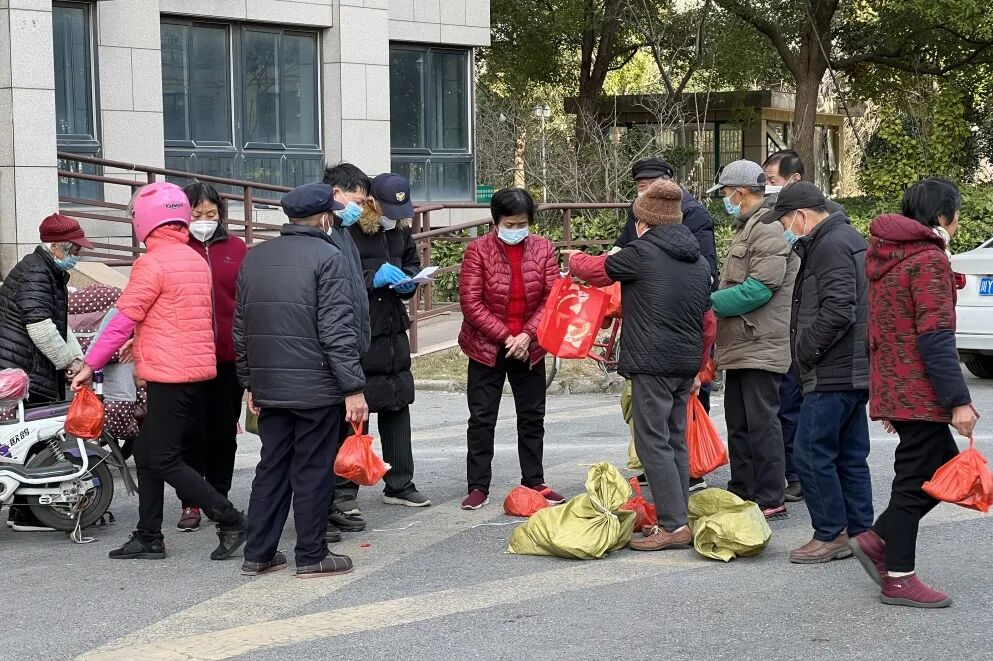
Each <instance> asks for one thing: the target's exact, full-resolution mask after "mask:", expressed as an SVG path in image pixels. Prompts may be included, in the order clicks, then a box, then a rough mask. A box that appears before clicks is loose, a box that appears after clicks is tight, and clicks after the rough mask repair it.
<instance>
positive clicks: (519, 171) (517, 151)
mask: <svg viewBox="0 0 993 661" xmlns="http://www.w3.org/2000/svg"><path fill="white" fill-rule="evenodd" d="M527 146H528V132H527V129H526V128H525V129H521V131H520V133H518V134H517V139H516V140H515V141H514V186H516V187H517V188H527V176H526V174H525V165H526V163H525V160H524V155H525V152H526V150H527Z"/></svg>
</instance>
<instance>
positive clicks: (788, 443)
mask: <svg viewBox="0 0 993 661" xmlns="http://www.w3.org/2000/svg"><path fill="white" fill-rule="evenodd" d="M802 405H803V389H802V388H801V387H800V379H799V378H798V377H797V374H796V369H795V366H794V365H790V371H789V372H787V373H786V374H784V375H783V380H782V381H780V382H779V426H780V427H782V428H783V452H784V454H785V455H786V481H787V482H799V481H800V476H799V475H798V474H797V472H796V466H794V464H793V445H794V443H795V440H796V428H797V425H798V424H800V407H801V406H802Z"/></svg>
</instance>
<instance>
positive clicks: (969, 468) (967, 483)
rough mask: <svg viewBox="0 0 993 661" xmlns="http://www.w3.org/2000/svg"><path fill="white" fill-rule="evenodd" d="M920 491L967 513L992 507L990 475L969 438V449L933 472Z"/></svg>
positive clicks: (991, 476)
mask: <svg viewBox="0 0 993 661" xmlns="http://www.w3.org/2000/svg"><path fill="white" fill-rule="evenodd" d="M921 488H922V489H924V492H925V493H926V494H927V495H929V496H931V497H932V498H936V499H937V500H943V501H945V502H946V503H955V504H956V505H961V506H962V507H966V508H968V509H971V510H979V511H980V512H989V511H990V505H991V504H993V474H990V468H989V465H988V462H987V460H986V457H984V456H983V454H982V453H981V452H980V451H979V450H977V449H976V444H975V442H974V441H973V440H972V439H971V438H970V439H969V449H967V450H964V451H962V452H961V453H959V454H958V455H957V456H956V457H954V458H952V459H951V461H949V462H948V463H946V464H945V465H944V466H942V467H941V468H939V469H938V470H937V471H935V473H934V477H932V478H931V479H930V480H928V481H927V482H925V483H924V485H923V486H922V487H921Z"/></svg>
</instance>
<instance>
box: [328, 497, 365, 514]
mask: <svg viewBox="0 0 993 661" xmlns="http://www.w3.org/2000/svg"><path fill="white" fill-rule="evenodd" d="M334 506H335V507H337V508H338V509H340V510H341V511H342V512H344V513H345V514H347V515H349V516H362V510H360V509H359V503H358V501H357V500H355V499H354V498H346V499H344V500H337V499H335V501H334Z"/></svg>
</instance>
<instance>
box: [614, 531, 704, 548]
mask: <svg viewBox="0 0 993 661" xmlns="http://www.w3.org/2000/svg"><path fill="white" fill-rule="evenodd" d="M642 534H643V537H642V538H641V539H632V540H631V541H630V542H628V546H629V547H630V548H631V549H632V550H634V551H664V550H665V549H675V548H682V547H686V546H689V545H690V544H692V543H693V533H692V532H690V527H689V526H683V527H682V529H680V530H677V531H676V532H667V531H665V530H663V529H662V528H659V527H658V526H652V527H651V528H650V529H648V530H647V531H642Z"/></svg>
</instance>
